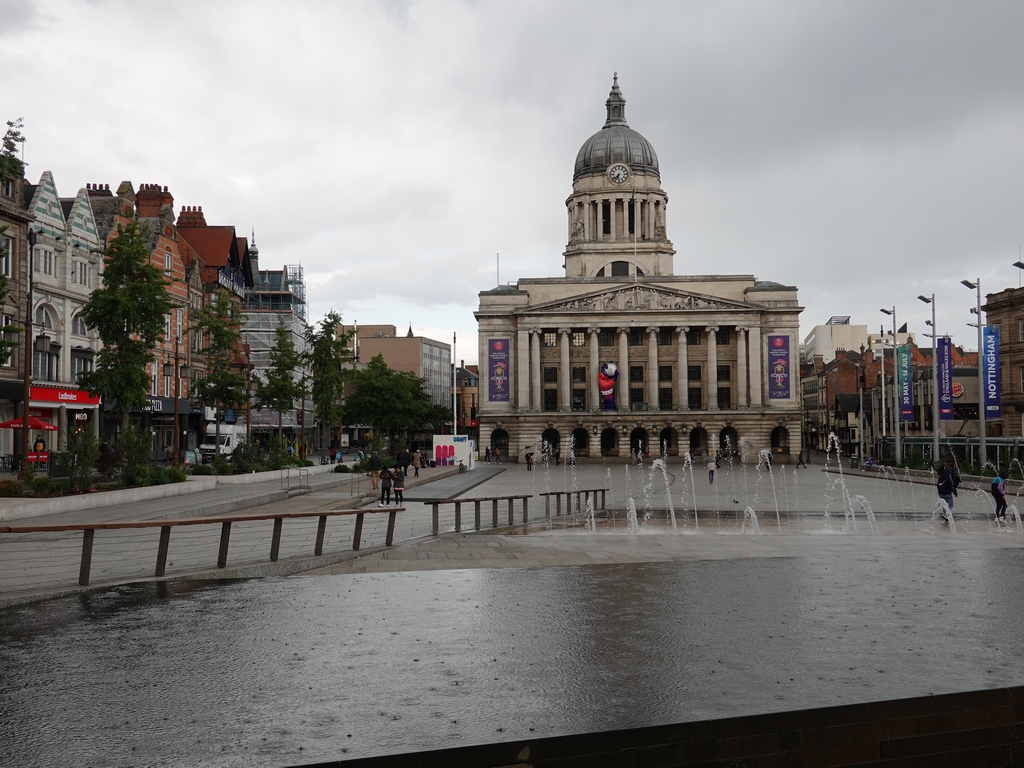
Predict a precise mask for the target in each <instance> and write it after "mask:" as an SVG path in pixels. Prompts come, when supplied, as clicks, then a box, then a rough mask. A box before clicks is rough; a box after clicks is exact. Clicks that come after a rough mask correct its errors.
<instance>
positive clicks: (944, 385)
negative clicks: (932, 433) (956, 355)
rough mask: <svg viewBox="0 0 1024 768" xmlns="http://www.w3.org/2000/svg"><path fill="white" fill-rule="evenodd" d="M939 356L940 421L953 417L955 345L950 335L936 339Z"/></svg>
mask: <svg viewBox="0 0 1024 768" xmlns="http://www.w3.org/2000/svg"><path fill="white" fill-rule="evenodd" d="M935 342H936V354H938V356H939V421H950V420H951V419H952V418H953V345H952V344H951V343H950V341H949V337H948V336H945V337H943V338H941V339H936V340H935Z"/></svg>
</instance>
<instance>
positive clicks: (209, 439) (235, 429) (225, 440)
mask: <svg viewBox="0 0 1024 768" xmlns="http://www.w3.org/2000/svg"><path fill="white" fill-rule="evenodd" d="M244 437H245V427H244V426H239V425H238V424H221V425H220V445H219V447H218V445H217V425H216V424H207V425H206V438H205V439H204V440H203V444H202V445H200V446H199V453H200V455H201V456H202V457H203V461H204V462H205V461H209V460H210V459H211V458H213V455H214V454H215V453H219V454H220V455H221V456H223V457H225V458H227V457H228V456H230V455H231V454H232V453H233V452H234V450H235V448H236V447H237V446H238V441H239V440H240V439H242V438H244Z"/></svg>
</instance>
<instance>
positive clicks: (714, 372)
mask: <svg viewBox="0 0 1024 768" xmlns="http://www.w3.org/2000/svg"><path fill="white" fill-rule="evenodd" d="M707 332H708V370H707V376H706V377H705V378H706V379H707V382H708V410H709V411H717V410H718V339H717V338H715V334H716V333H717V332H718V326H716V325H709V326H708V327H707Z"/></svg>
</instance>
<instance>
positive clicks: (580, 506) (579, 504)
mask: <svg viewBox="0 0 1024 768" xmlns="http://www.w3.org/2000/svg"><path fill="white" fill-rule="evenodd" d="M606 492H607V491H606V490H605V489H604V488H579V489H577V490H575V491H551V492H550V493H538V494H537V495H538V496H541V497H542V498H543V499H544V516H545V517H551V499H552V497H553V498H554V499H555V517H561V516H562V514H563V513H562V497H563V496H564V497H565V514H567V515H575V514H577V513H580V512H584V511H586V509H587V502H588V501H590V494H594V509H607V507H606V506H605V502H606V497H605V494H606ZM599 499H600V501H598V500H599Z"/></svg>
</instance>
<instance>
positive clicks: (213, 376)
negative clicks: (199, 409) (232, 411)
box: [193, 291, 249, 457]
mask: <svg viewBox="0 0 1024 768" xmlns="http://www.w3.org/2000/svg"><path fill="white" fill-rule="evenodd" d="M195 327H196V328H199V329H202V331H203V333H204V335H205V336H206V350H205V352H206V374H205V375H204V376H203V377H202V378H201V379H200V380H199V381H198V382H196V386H195V387H194V388H193V393H194V397H195V398H196V400H197V402H199V404H201V405H205V406H208V407H210V408H216V409H217V419H216V423H217V426H216V429H215V435H216V445H217V446H218V448H219V446H220V422H221V419H222V418H223V412H224V411H225V410H227V409H228V408H234V407H237V406H240V405H244V404H245V403H247V402H248V401H249V394H248V392H246V390H245V377H244V376H242V374H241V373H240V372H239V371H238V365H237V364H236V363H235V359H236V357H237V355H238V351H239V346H240V344H241V341H242V331H241V327H242V324H241V320H240V319H239V313H238V307H237V305H236V304H235V302H234V301H232V300H231V297H230V296H228V294H227V292H226V291H216V292H215V293H214V295H213V298H212V299H211V300H210V301H208V302H207V303H206V306H205V307H203V310H202V312H200V314H199V322H198V323H197V324H196V326H195ZM214 456H215V457H217V456H220V452H219V450H218V452H217V453H216V454H214Z"/></svg>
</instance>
